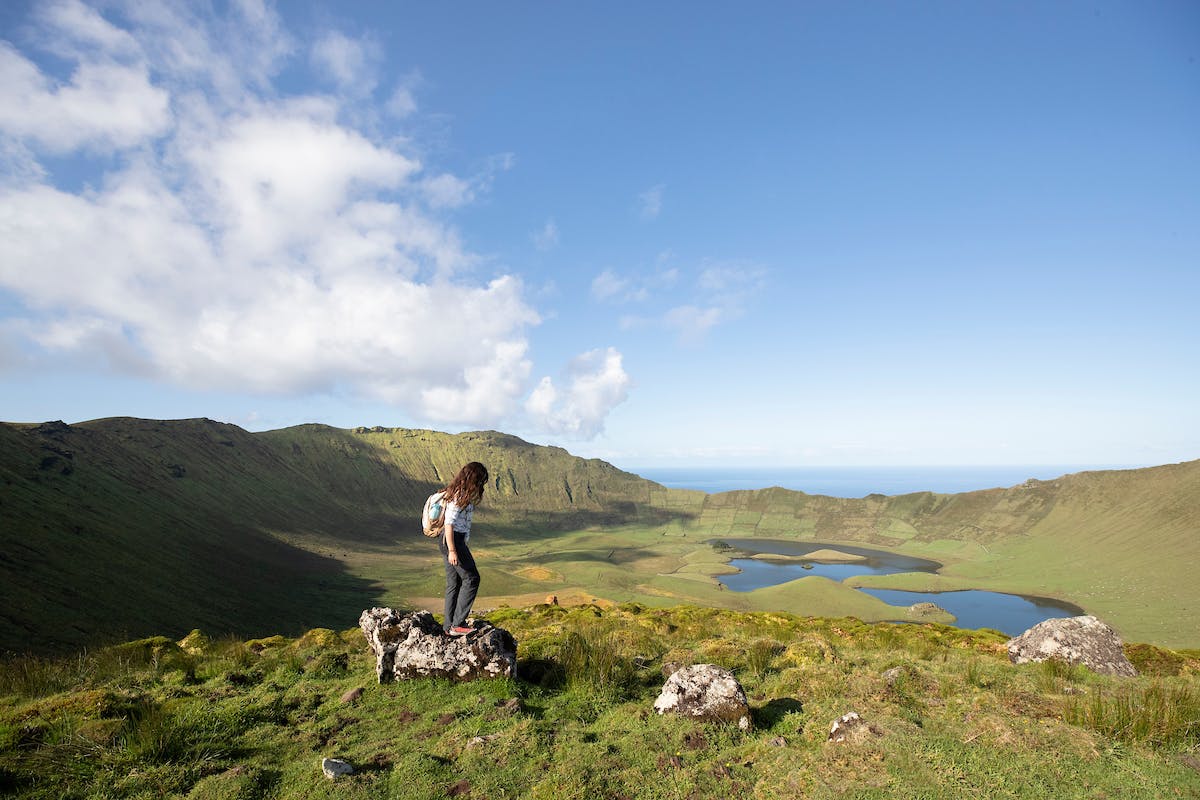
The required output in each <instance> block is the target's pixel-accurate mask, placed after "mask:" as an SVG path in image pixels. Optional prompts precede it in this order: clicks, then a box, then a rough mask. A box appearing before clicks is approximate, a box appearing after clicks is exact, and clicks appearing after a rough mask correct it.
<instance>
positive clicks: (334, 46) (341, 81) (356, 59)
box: [311, 31, 381, 97]
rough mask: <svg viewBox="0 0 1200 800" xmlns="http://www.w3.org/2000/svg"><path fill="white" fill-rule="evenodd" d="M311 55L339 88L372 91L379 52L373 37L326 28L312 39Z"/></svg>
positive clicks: (352, 91)
mask: <svg viewBox="0 0 1200 800" xmlns="http://www.w3.org/2000/svg"><path fill="white" fill-rule="evenodd" d="M311 58H312V61H313V64H314V65H316V66H317V68H318V69H319V70H320V71H321V72H322V73H324V74H325V75H327V76H328V77H329V78H330V79H332V80H333V82H334V83H335V84H336V85H337V87H338V88H339V89H340V90H341V91H343V92H346V93H349V94H351V95H354V96H359V97H366V96H367V95H369V94H371V93H372V92H373V91H375V85H376V83H377V81H378V78H377V72H378V66H377V65H378V63H379V61H380V58H381V55H380V52H379V45H377V44H375V43H374V42H373V41H371V40H369V39H351V38H350V37H349V36H347V35H346V34H344V33H342V32H340V31H330V32H329V33H327V34H325V35H324V36H323V37H321V38H320V39H318V40H317V41H316V42H314V43H313V46H312V52H311Z"/></svg>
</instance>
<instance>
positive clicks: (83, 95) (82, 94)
mask: <svg viewBox="0 0 1200 800" xmlns="http://www.w3.org/2000/svg"><path fill="white" fill-rule="evenodd" d="M168 99H169V98H168V94H167V93H166V92H165V91H163V90H162V89H160V88H157V87H155V86H153V85H152V84H151V83H150V77H149V75H148V74H147V71H146V69H145V68H144V67H137V66H125V65H121V64H115V63H108V62H93V63H83V64H79V65H78V67H77V68H76V69H75V71H74V72H73V73H72V75H71V77H70V79H69V81H67V82H65V83H64V82H59V81H55V80H53V79H51V78H50V77H48V76H46V75H45V74H43V73H42V72H41V71H40V70H39V69H38V67H37V66H36V65H35V64H34V63H33V62H31V61H29V60H28V59H26V58H25V57H23V56H22V55H21V54H20V53H18V52H17V51H16V50H15V49H13V48H12V46H11V45H9V44H8V43H6V42H0V131H2V132H3V133H4V134H6V135H8V136H9V137H12V139H15V140H17V141H27V142H30V143H31V144H33V145H36V146H39V147H41V148H44V149H45V150H47V151H50V152H52V153H65V152H69V151H71V150H74V149H77V148H81V147H85V146H91V147H94V148H98V149H102V150H105V151H108V150H114V149H125V148H129V147H133V146H135V145H137V144H140V143H142V142H144V141H146V140H147V139H150V138H152V137H155V136H158V135H160V134H162V133H163V132H164V131H165V130H166V128H167V125H168V124H169V121H170V114H169V110H168Z"/></svg>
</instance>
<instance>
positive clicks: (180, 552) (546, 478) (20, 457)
mask: <svg viewBox="0 0 1200 800" xmlns="http://www.w3.org/2000/svg"><path fill="white" fill-rule="evenodd" d="M469 460H478V461H482V462H484V463H485V464H487V465H488V467H489V469H490V471H491V474H492V482H491V485H490V486H489V489H488V492H487V494H486V496H485V501H484V503H483V505H482V506H481V508H480V510H479V514H478V516H477V517H476V520H477V522H478V523H479V526H480V528H481V536H480V540H479V544H478V546H479V547H480V548H481V550H480V552H481V553H482V555H483V561H482V563H483V565H484V567H485V569H486V572H485V585H484V592H485V595H487V596H485V597H484V598H482V600H483V601H485V602H488V603H490V604H494V603H497V602H533V601H534V600H536V599H541V598H542V597H544V596H545V595H547V594H553V593H562V594H564V596H568V597H580V596H591V597H599V598H604V599H608V600H613V601H617V602H620V601H626V600H635V601H638V602H643V603H650V604H653V605H662V604H665V603H671V602H680V601H686V602H694V603H701V604H711V605H719V606H725V607H730V608H740V609H745V610H750V609H761V610H771V609H778V610H781V611H790V612H793V613H803V614H808V613H819V614H858V615H861V616H862V617H863V618H866V619H885V618H897V617H902V613H897V612H903V609H894V608H892V607H890V606H887V605H885V604H882V603H879V602H878V601H876V600H874V599H872V598H867V597H865V596H864V595H862V594H860V593H856V592H852V591H850V590H849V589H848V588H847V587H846V586H841V585H828V586H827V585H825V584H824V583H822V582H820V581H813V580H809V579H806V580H803V581H799V582H795V583H793V584H788V585H785V586H781V587H772V588H769V589H762V590H758V591H756V592H752V593H748V594H746V595H740V594H738V593H732V592H722V591H720V587H719V586H718V585H717V584H716V583H715V582H714V581H713V580H712V576H713V575H715V574H718V573H719V572H721V571H722V569H723V568H724V565H723V563H722V561H723V559H724V556H723V555H721V554H719V553H712V552H711V551H710V549H709V548H708V547H707V546H706V545H704V541H705V540H706V539H708V538H710V537H734V536H749V537H766V538H785V539H786V538H793V539H808V540H818V541H827V542H839V541H845V542H854V543H860V544H866V545H870V546H875V547H881V548H886V549H891V550H896V551H899V552H904V553H909V554H912V555H921V556H927V557H931V558H934V559H937V560H938V561H941V562H943V563H944V564H945V568H944V569H943V570H942V575H940V576H915V575H901V576H882V577H873V578H863V579H859V581H858V583H859V584H861V585H874V586H881V587H882V586H894V587H896V588H931V589H938V588H941V589H952V588H966V587H974V588H985V589H994V590H999V591H1016V592H1023V593H1028V594H1038V595H1048V596H1054V597H1059V598H1061V599H1064V600H1069V601H1072V602H1075V603H1077V604H1079V605H1081V606H1083V607H1084V608H1085V609H1087V610H1089V611H1092V612H1095V613H1097V614H1099V615H1100V616H1102V617H1104V618H1105V619H1106V620H1107V621H1109V622H1110V623H1112V624H1114V625H1115V626H1116V627H1117V628H1118V630H1119V631H1121V633H1122V634H1123V635H1124V636H1125V637H1126V638H1127V639H1129V640H1134V641H1138V640H1141V641H1154V642H1158V643H1162V644H1168V645H1172V646H1195V645H1196V644H1197V643H1198V641H1197V635H1198V634H1197V632H1196V629H1195V626H1194V624H1192V622H1191V619H1193V618H1194V617H1195V616H1196V615H1197V613H1198V612H1200V583H1197V582H1195V581H1194V580H1193V579H1192V575H1193V574H1194V573H1195V571H1196V569H1197V567H1198V566H1200V563H1198V562H1200V558H1198V555H1200V535H1198V533H1200V462H1189V463H1186V464H1178V465H1173V466H1166V467H1156V468H1152V469H1144V470H1130V471H1111V472H1089V473H1080V474H1078V475H1069V476H1064V477H1062V478H1059V479H1057V480H1054V481H1030V482H1028V483H1026V484H1022V485H1021V486H1016V487H1011V488H1008V489H993V490H987V491H981V492H969V493H964V494H958V495H938V494H932V493H927V492H926V493H918V494H911V495H902V496H897V497H884V496H882V495H872V496H870V497H868V498H865V499H857V500H856V499H841V498H831V497H822V496H815V495H806V494H803V493H800V492H793V491H787V490H784V489H778V488H774V489H764V490H760V491H753V492H729V493H723V494H716V495H706V494H704V493H702V492H694V491H685V490H672V489H666V488H664V487H662V486H659V485H657V484H655V483H653V482H651V481H647V480H644V479H642V478H640V477H638V476H636V475H631V474H629V473H626V472H622V471H621V470H618V469H616V468H615V467H613V466H612V465H610V464H607V463H605V462H603V461H598V460H594V459H593V460H587V459H581V458H577V457H574V456H572V455H570V454H569V453H568V452H566V451H565V450H562V449H560V448H553V447H541V446H536V445H532V444H529V443H528V442H524V441H522V440H520V439H517V438H516V437H513V436H509V435H506V434H502V433H497V432H492V431H483V432H472V433H463V434H458V435H449V434H444V433H439V432H436V431H427V430H407V429H385V428H370V429H367V428H358V429H355V430H342V429H335V428H329V427H326V426H321V425H303V426H299V427H295V428H288V429H284V430H278V431H270V432H266V433H255V434H251V433H248V432H246V431H244V430H242V429H240V428H238V427H236V426H232V425H225V424H220V423H216V422H212V421H209V420H178V421H170V422H163V421H154V420H137V419H123V418H120V419H107V420H97V421H93V422H87V423H80V424H76V425H70V426H68V425H64V424H62V423H46V424H43V425H12V424H0V579H2V581H0V650H4V649H11V650H56V649H63V648H69V647H74V646H78V645H81V644H85V643H88V642H92V641H94V640H95V639H96V637H97V636H102V637H103V636H107V637H113V636H122V635H125V636H134V635H140V634H145V633H150V632H155V633H166V634H170V635H175V634H182V633H183V632H186V631H187V630H190V629H191V628H192V627H195V626H201V627H204V628H206V629H208V630H210V631H212V632H223V631H229V632H236V633H239V634H243V635H249V636H253V635H260V634H262V633H266V632H271V633H274V632H280V631H282V632H284V633H290V632H294V631H296V630H300V629H302V628H305V627H311V626H313V625H326V626H328V625H334V626H338V625H343V624H345V623H346V621H347V620H348V619H353V618H354V617H355V616H356V615H357V613H358V611H359V610H361V608H363V607H366V606H369V605H371V604H373V603H375V602H387V603H389V604H393V605H404V604H407V603H409V602H420V603H422V604H432V605H436V604H437V602H438V601H437V600H436V597H437V596H438V595H439V594H440V577H439V576H440V570H439V568H438V567H437V553H436V551H435V550H434V549H433V548H432V546H431V543H430V542H428V541H426V540H425V539H423V538H422V537H421V536H419V535H418V534H417V533H416V531H417V521H416V519H415V517H416V514H417V513H418V509H419V507H420V504H421V502H422V501H423V499H424V498H425V496H426V495H427V494H428V493H429V492H430V491H433V490H434V489H435V488H436V487H438V486H441V485H443V484H444V483H445V481H446V480H447V479H448V478H449V476H450V475H451V474H452V473H453V472H454V470H455V469H457V467H458V466H459V465H461V464H462V463H464V462H466V461H469ZM473 544H474V543H473ZM531 570H533V571H531ZM537 570H541V571H540V572H539V571H537Z"/></svg>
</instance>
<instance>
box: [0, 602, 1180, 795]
mask: <svg viewBox="0 0 1200 800" xmlns="http://www.w3.org/2000/svg"><path fill="white" fill-rule="evenodd" d="M491 619H492V620H493V621H494V622H496V623H497V624H499V625H502V626H504V627H506V628H508V629H509V630H511V631H512V632H513V633H514V634H515V636H516V637H517V639H518V641H519V651H518V655H519V662H518V669H519V677H518V678H516V679H513V680H500V681H485V682H476V683H467V684H456V683H451V682H447V681H444V680H435V679H417V680H411V681H404V682H400V683H397V684H392V685H384V686H380V685H377V684H376V683H375V676H374V663H373V660H372V658H371V657H370V655H369V653H368V651H367V648H366V645H365V643H364V641H363V639H362V635H361V633H360V632H359V631H358V630H357V629H353V630H347V631H345V632H344V633H342V634H337V633H334V632H333V631H330V630H324V631H321V630H318V631H311V632H309V633H308V634H306V635H304V636H303V637H300V638H298V639H285V638H283V637H273V638H270V639H265V640H259V641H253V642H241V641H238V640H223V641H217V642H209V641H206V640H205V639H204V637H202V636H198V635H193V636H191V637H189V638H188V640H187V641H186V642H184V644H186V645H187V646H188V648H189V649H188V650H186V651H185V650H183V649H181V648H180V647H179V646H177V645H176V644H175V643H173V642H172V641H170V640H169V639H164V638H157V639H148V640H143V641H139V642H132V643H129V644H126V645H123V646H119V647H114V648H111V649H108V650H104V651H100V652H96V653H93V654H91V655H90V656H87V657H82V658H69V659H63V660H46V659H33V658H23V659H16V660H9V661H7V662H4V661H0V794H3V795H4V796H5V797H12V798H14V800H18V799H20V800H42V799H43V798H54V800H60V798H61V799H63V800H74V798H80V799H82V798H93V797H127V798H151V797H154V798H157V797H168V798H189V799H190V800H217V799H219V798H237V800H299V799H300V798H333V797H337V798H362V799H363V800H367V798H370V799H371V800H378V799H382V798H396V799H397V800H401V799H403V800H422V799H423V798H443V797H472V798H494V799H495V798H505V797H521V798H531V799H534V800H536V799H537V798H546V799H547V800H549V799H551V798H552V799H553V800H558V798H588V799H589V800H590V799H591V798H597V799H598V800H602V799H603V798H612V799H613V800H617V799H618V798H631V799H632V798H638V799H643V798H644V799H645V800H667V799H668V798H670V799H672V800H677V799H679V798H692V799H693V800H704V799H706V798H726V797H755V798H763V799H764V800H769V799H770V798H798V797H804V798H815V799H817V800H822V799H826V798H862V799H863V800H866V799H867V798H910V799H911V800H940V799H941V798H946V799H947V800H958V798H962V797H987V798H1011V799H1012V800H1025V799H1026V798H1046V799H1047V800H1057V799H1058V798H1080V800H1082V799H1083V798H1088V799H1089V800H1091V799H1092V798H1102V797H1107V798H1118V797H1119V798H1123V799H1124V800H1161V798H1189V797H1190V798H1197V797H1200V658H1198V656H1200V653H1197V652H1192V653H1177V652H1172V651H1167V650H1161V649H1157V648H1153V647H1148V646H1137V647H1131V648H1128V653H1129V655H1130V657H1131V658H1132V659H1133V661H1134V662H1135V664H1137V666H1138V667H1139V668H1140V669H1141V670H1142V673H1143V674H1142V676H1140V677H1138V678H1125V679H1118V678H1111V677H1106V676H1100V675H1095V674H1093V673H1091V672H1090V671H1088V670H1086V669H1084V668H1080V667H1074V668H1071V667H1066V666H1064V665H1062V664H1058V663H1053V662H1052V663H1048V664H1043V665H1033V664H1030V665H1024V666H1020V667H1017V666H1013V665H1011V664H1009V663H1008V660H1007V658H1006V656H1005V654H1004V653H1003V648H1002V646H1001V643H1002V641H1003V637H1002V636H1000V635H999V634H996V633H994V632H986V631H984V632H965V631H960V630H956V629H953V628H945V627H941V626H936V625H925V626H914V625H890V624H879V625H863V624H861V623H859V622H858V621H857V620H853V619H832V620H830V619H815V620H814V619H804V618H799V617H795V616H792V615H788V614H766V613H740V612H732V611H721V610H716V609H703V608H696V607H676V608H670V609H652V608H646V607H643V606H639V605H635V604H629V605H625V606H622V607H620V608H611V609H600V608H597V607H594V606H583V607H578V608H573V609H563V608H559V607H553V606H544V605H542V606H534V607H531V608H527V609H523V610H518V609H511V608H505V609H499V610H497V611H496V612H494V613H493V614H492V615H491ZM689 663H716V664H720V665H722V666H724V667H726V668H728V669H730V670H732V671H733V672H734V674H735V675H736V677H737V678H738V680H739V682H741V684H742V685H743V687H744V688H745V690H746V693H747V695H748V697H749V698H750V707H751V716H752V719H753V722H754V726H753V729H751V730H749V731H745V732H742V731H739V730H737V729H736V728H733V727H728V726H721V725H706V724H701V723H697V722H694V721H691V720H687V719H682V718H677V717H660V716H658V715H657V714H655V713H654V712H653V711H652V705H653V702H654V699H655V697H656V696H657V694H658V692H659V690H660V689H661V686H662V683H663V680H664V674H663V673H664V671H667V670H669V669H671V667H669V666H667V665H670V664H680V665H685V664H689ZM355 689H361V690H363V691H362V693H361V695H360V696H358V697H357V698H347V696H346V695H347V693H348V692H350V691H352V690H355ZM849 711H856V712H858V713H859V714H860V715H861V716H862V717H863V718H864V719H865V720H866V721H867V722H868V723H869V724H870V726H871V732H870V733H868V734H867V735H866V736H865V737H864V738H863V739H861V740H858V741H848V742H844V743H833V742H828V741H826V739H827V735H828V731H829V727H830V724H831V723H832V722H833V720H835V719H837V718H838V717H839V716H841V715H842V714H845V713H847V712H849ZM323 757H336V758H342V759H345V760H347V761H349V762H350V763H351V764H352V765H353V766H354V767H355V768H356V770H357V773H356V774H355V775H353V776H350V777H346V778H341V779H339V780H338V781H337V782H336V783H335V782H331V781H329V780H327V779H326V778H325V777H323V776H322V774H321V772H320V766H319V763H320V760H321V759H322V758H323Z"/></svg>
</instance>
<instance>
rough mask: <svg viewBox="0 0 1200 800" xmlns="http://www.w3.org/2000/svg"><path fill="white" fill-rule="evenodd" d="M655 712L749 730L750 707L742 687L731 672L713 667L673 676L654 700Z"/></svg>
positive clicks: (696, 667) (699, 667) (699, 666)
mask: <svg viewBox="0 0 1200 800" xmlns="http://www.w3.org/2000/svg"><path fill="white" fill-rule="evenodd" d="M654 710H655V711H657V712H658V713H659V714H667V713H671V714H680V715H682V716H685V717H694V718H696V719H698V720H701V721H703V722H729V723H734V724H736V725H737V726H738V727H739V728H741V729H742V730H748V729H749V728H750V706H749V704H748V703H747V702H746V693H745V692H744V691H743V690H742V686H741V684H740V683H738V682H737V678H735V677H733V673H732V672H730V671H729V670H727V669H723V668H721V667H718V666H716V665H714V664H694V665H692V666H690V667H684V668H683V669H680V670H677V671H675V672H674V673H672V674H671V677H669V678H667V682H666V683H665V684H663V688H662V693H661V694H659V696H658V699H657V700H655V701H654Z"/></svg>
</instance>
